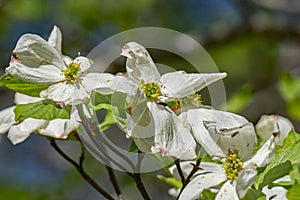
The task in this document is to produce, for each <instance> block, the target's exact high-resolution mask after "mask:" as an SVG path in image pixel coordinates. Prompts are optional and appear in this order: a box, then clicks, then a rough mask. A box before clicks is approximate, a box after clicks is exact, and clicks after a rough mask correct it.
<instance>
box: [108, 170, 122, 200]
mask: <svg viewBox="0 0 300 200" xmlns="http://www.w3.org/2000/svg"><path fill="white" fill-rule="evenodd" d="M105 167H106V170H107V172H108V175H109V179H110V181H111V183H112V184H113V186H114V189H115V191H116V193H117V195H118V198H119V199H123V196H122V193H121V189H120V186H119V183H118V181H117V178H116V176H115V173H114V171H113V169H112V168H111V167H109V166H107V165H106V166H105Z"/></svg>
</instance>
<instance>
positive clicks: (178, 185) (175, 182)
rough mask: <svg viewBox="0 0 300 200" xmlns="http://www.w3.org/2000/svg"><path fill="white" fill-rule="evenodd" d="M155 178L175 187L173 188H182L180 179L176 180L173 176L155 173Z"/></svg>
mask: <svg viewBox="0 0 300 200" xmlns="http://www.w3.org/2000/svg"><path fill="white" fill-rule="evenodd" d="M157 178H158V179H159V180H161V181H163V182H165V183H167V184H168V185H170V186H172V187H175V188H179V189H180V188H182V183H181V181H179V180H177V179H176V178H174V177H168V178H167V177H164V176H162V175H157Z"/></svg>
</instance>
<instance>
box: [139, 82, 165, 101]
mask: <svg viewBox="0 0 300 200" xmlns="http://www.w3.org/2000/svg"><path fill="white" fill-rule="evenodd" d="M140 88H141V90H142V91H143V93H144V94H145V95H146V97H147V98H149V99H156V98H157V97H159V96H160V95H161V91H160V87H159V85H158V84H156V83H147V84H142V85H141V86H140Z"/></svg>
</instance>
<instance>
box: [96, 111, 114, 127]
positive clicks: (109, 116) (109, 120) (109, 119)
mask: <svg viewBox="0 0 300 200" xmlns="http://www.w3.org/2000/svg"><path fill="white" fill-rule="evenodd" d="M115 123H117V121H116V118H115V116H114V115H113V113H112V111H111V110H107V112H106V115H105V118H104V120H103V122H101V123H100V124H99V127H100V130H101V131H105V130H107V129H108V128H109V127H110V126H111V125H113V124H115Z"/></svg>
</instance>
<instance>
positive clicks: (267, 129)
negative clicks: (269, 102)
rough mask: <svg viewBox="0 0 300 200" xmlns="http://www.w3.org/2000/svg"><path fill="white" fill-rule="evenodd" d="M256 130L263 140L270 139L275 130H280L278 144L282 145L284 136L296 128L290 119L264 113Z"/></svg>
mask: <svg viewBox="0 0 300 200" xmlns="http://www.w3.org/2000/svg"><path fill="white" fill-rule="evenodd" d="M255 130H256V133H257V135H258V136H259V137H260V138H261V139H262V141H263V142H265V141H266V140H268V139H269V138H270V137H271V135H272V133H273V132H278V133H279V135H278V138H277V141H276V144H278V145H281V146H282V144H283V140H284V138H285V137H286V136H287V135H288V133H289V132H290V131H291V130H294V126H293V124H292V122H291V121H290V120H288V119H287V118H285V117H282V116H280V115H263V116H261V117H260V119H259V121H258V122H257V124H256V125H255Z"/></svg>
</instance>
